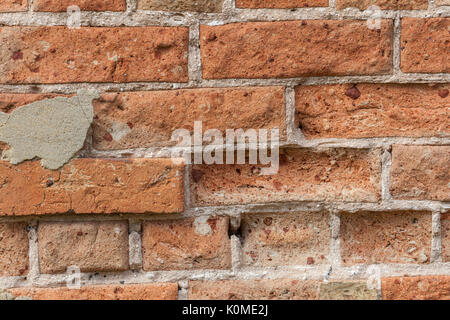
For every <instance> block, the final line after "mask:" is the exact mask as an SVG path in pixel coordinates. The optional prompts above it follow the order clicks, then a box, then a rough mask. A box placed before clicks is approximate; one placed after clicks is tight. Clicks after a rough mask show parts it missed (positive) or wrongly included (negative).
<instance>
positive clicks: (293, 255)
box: [241, 212, 330, 266]
mask: <svg viewBox="0 0 450 320" xmlns="http://www.w3.org/2000/svg"><path fill="white" fill-rule="evenodd" d="M329 220H330V218H329V214H328V213H327V212H301V213H294V214H293V213H286V214H276V215H275V214H269V215H266V214H264V215H261V214H255V215H247V216H244V217H243V219H242V224H241V231H242V239H241V243H242V257H243V263H244V265H247V266H279V265H313V264H324V263H329V261H330V260H329V258H328V255H329V253H330V223H329Z"/></svg>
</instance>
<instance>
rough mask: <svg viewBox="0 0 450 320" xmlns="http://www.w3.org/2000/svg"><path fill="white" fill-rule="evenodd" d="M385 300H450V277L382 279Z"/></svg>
mask: <svg viewBox="0 0 450 320" xmlns="http://www.w3.org/2000/svg"><path fill="white" fill-rule="evenodd" d="M381 290H382V294H383V300H449V299H450V276H419V277H389V278H383V279H381Z"/></svg>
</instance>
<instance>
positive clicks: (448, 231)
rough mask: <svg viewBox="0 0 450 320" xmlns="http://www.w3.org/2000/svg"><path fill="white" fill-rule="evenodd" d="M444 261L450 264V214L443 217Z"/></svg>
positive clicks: (444, 214) (447, 213)
mask: <svg viewBox="0 0 450 320" xmlns="http://www.w3.org/2000/svg"><path fill="white" fill-rule="evenodd" d="M441 233H442V260H443V261H445V262H450V212H446V213H443V214H442V215H441Z"/></svg>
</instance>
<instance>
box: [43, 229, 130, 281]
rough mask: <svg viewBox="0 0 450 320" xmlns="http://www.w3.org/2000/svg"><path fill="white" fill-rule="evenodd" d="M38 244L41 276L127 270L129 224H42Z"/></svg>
mask: <svg viewBox="0 0 450 320" xmlns="http://www.w3.org/2000/svg"><path fill="white" fill-rule="evenodd" d="M38 245H39V269H40V271H41V273H64V272H66V270H67V267H70V266H77V267H79V268H80V270H81V271H82V272H96V271H99V272H100V271H123V270H127V269H128V223H127V221H101V222H100V221H95V222H94V221H92V222H41V223H40V224H39V228H38Z"/></svg>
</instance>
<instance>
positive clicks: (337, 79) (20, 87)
mask: <svg viewBox="0 0 450 320" xmlns="http://www.w3.org/2000/svg"><path fill="white" fill-rule="evenodd" d="M448 82H450V73H439V74H402V75H401V76H398V75H394V74H392V75H385V76H377V75H375V76H370V75H368V76H363V75H362V76H323V77H299V78H288V79H283V78H272V79H217V80H202V81H199V82H197V81H195V82H192V83H188V82H186V83H180V82H125V83H108V82H105V83H98V82H95V83H88V82H80V83H60V84H54V83H52V84H42V83H35V84H33V83H27V84H0V92H10V93H14V92H16V93H75V92H76V91H77V89H80V88H95V89H98V90H103V91H107V92H123V91H139V90H145V91H154V90H178V89H199V88H203V89H204V88H233V87H248V86H262V87H267V86H289V87H292V86H298V85H326V84H354V83H374V84H377V83H379V84H389V83H392V84H396V83H401V84H427V83H429V84H435V83H448Z"/></svg>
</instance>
